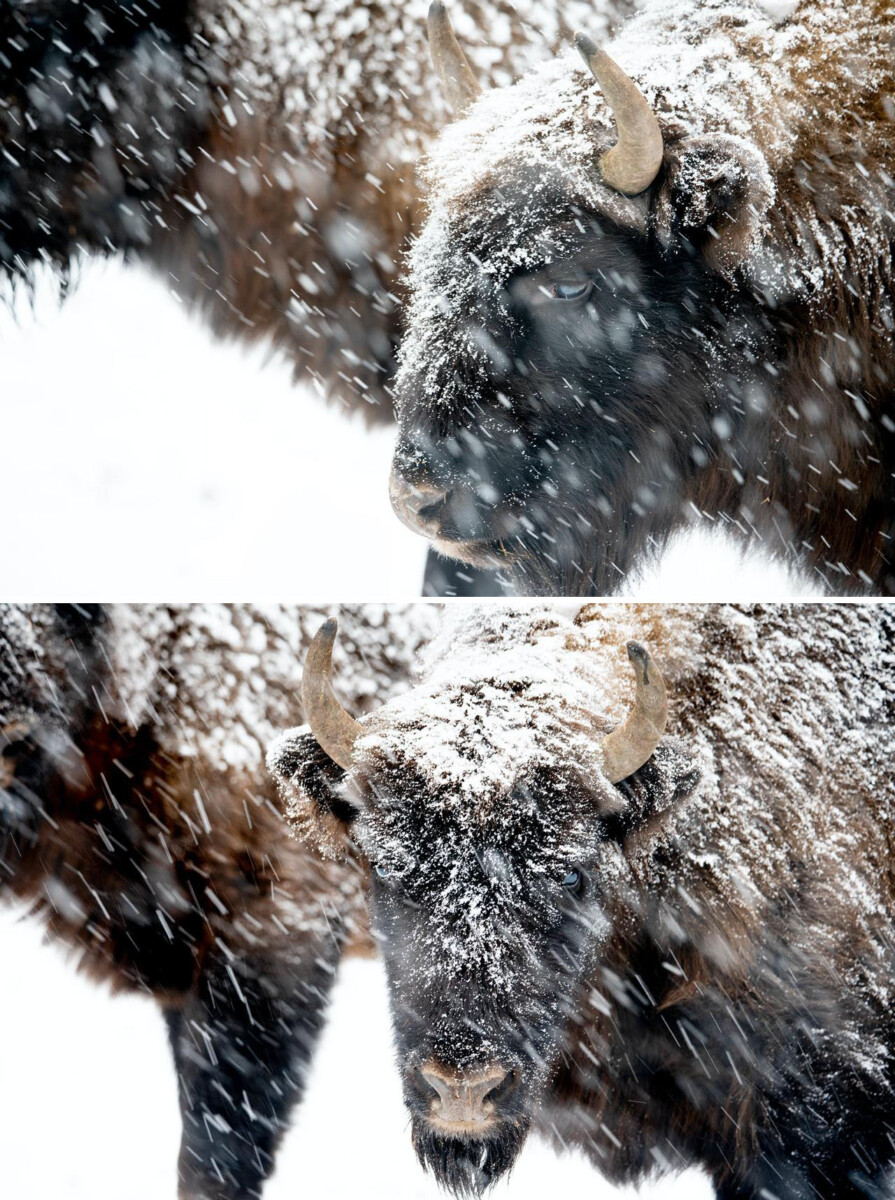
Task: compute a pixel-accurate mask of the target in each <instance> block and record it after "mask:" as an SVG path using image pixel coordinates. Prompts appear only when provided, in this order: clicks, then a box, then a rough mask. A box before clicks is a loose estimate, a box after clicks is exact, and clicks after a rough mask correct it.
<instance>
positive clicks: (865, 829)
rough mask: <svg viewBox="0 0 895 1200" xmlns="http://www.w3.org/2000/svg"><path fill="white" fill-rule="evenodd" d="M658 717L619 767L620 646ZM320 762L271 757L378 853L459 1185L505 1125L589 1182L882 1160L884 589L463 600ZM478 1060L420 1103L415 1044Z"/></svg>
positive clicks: (887, 740) (301, 817)
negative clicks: (650, 748) (466, 1100)
mask: <svg viewBox="0 0 895 1200" xmlns="http://www.w3.org/2000/svg"><path fill="white" fill-rule="evenodd" d="M632 636H633V637H636V638H637V639H638V640H642V641H643V642H644V643H646V644H648V645H649V646H650V648H651V651H652V652H653V654H654V656H655V660H656V662H657V663H658V664H660V665H661V669H662V672H663V674H664V676H665V679H666V682H667V685H668V694H669V711H670V717H669V727H668V733H667V735H666V736H665V737H664V738H662V739H661V740H660V741H659V743H658V745H657V747H656V749H655V751H654V753H653V755H652V756H651V757H650V759H649V760H648V761H647V762H646V763H645V764H644V765H643V766H642V767H640V768H639V769H638V770H637V771H636V772H634V774H632V775H631V776H629V778H628V779H626V780H623V781H622V782H621V783H620V784H618V785H612V784H610V783H609V782H608V780H607V779H606V777H605V775H604V774H603V772H602V757H601V753H600V750H599V743H600V740H601V739H602V737H603V735H604V734H605V733H606V732H607V731H608V730H610V729H611V728H613V727H614V726H615V725H617V723H618V720H619V718H620V716H621V715H622V714H623V713H624V712H625V708H626V702H627V697H628V695H629V688H630V684H629V682H628V678H627V672H625V673H624V674H623V673H622V672H623V667H624V663H625V660H624V658H623V656H622V655H621V654H620V653H619V646H620V644H624V642H625V641H626V640H627V639H629V638H631V637H632ZM362 726H363V732H362V734H361V736H360V737H359V738H358V740H357V741H356V742H355V744H354V761H353V764H352V768H351V771H350V772H349V773H348V774H347V777H346V778H345V779H344V782H343V784H342V786H341V787H340V788H334V786H333V777H334V776H335V775H336V774H337V772H336V771H335V769H334V771H333V776H332V777H330V778H329V779H328V780H327V782H326V786H325V787H322V786H321V783H320V771H319V754H320V751H319V748H317V749H316V750H315V748H314V744H313V742H312V739H311V735H310V734H308V733H302V734H299V735H295V734H286V735H284V736H283V738H281V739H280V741H279V742H278V743H277V744H276V745H275V747H274V748H273V749H272V751H271V757H270V761H271V765H272V767H273V769H274V771H275V773H276V774H277V776H278V778H279V779H280V781H281V787H282V789H283V793H284V797H285V798H286V800H287V802H288V803H289V805H290V811H291V813H292V815H293V816H294V818H295V819H297V820H298V821H300V822H301V825H302V830H303V833H304V835H305V836H310V837H314V835H315V821H314V813H315V810H316V812H317V813H318V815H320V816H323V817H325V820H326V832H325V836H326V838H327V839H328V841H329V843H330V845H331V844H332V832H333V830H332V825H331V818H332V816H333V813H334V809H333V798H334V797H337V798H339V799H340V801H341V803H342V805H343V811H342V820H343V830H344V825H345V824H346V823H350V828H351V832H352V836H353V838H355V839H356V840H357V842H358V843H359V844H360V845H361V846H362V847H363V849H364V850H365V852H366V853H367V855H368V857H369V859H370V860H371V862H373V863H374V864H375V865H376V872H375V875H374V878H373V880H372V888H371V906H372V914H373V922H374V929H375V932H376V936H377V940H378V942H379V945H380V947H381V949H382V952H383V955H384V958H385V962H386V968H387V971H388V973H389V978H390V984H391V993H392V1005H393V1014H394V1030H395V1039H396V1044H397V1053H398V1060H399V1063H400V1065H401V1070H402V1074H403V1078H404V1088H405V1098H406V1102H407V1105H408V1108H409V1110H410V1113H411V1117H412V1128H413V1136H414V1144H415V1146H416V1149H417V1153H418V1155H419V1157H420V1159H421V1161H422V1162H423V1164H424V1165H425V1166H426V1167H427V1168H429V1169H430V1170H432V1171H433V1172H434V1173H435V1174H436V1175H437V1177H438V1179H439V1180H440V1182H441V1183H442V1184H444V1185H445V1186H447V1187H448V1188H450V1189H452V1190H453V1191H455V1192H456V1193H458V1194H467V1193H472V1192H478V1191H481V1190H484V1189H485V1188H486V1187H487V1186H489V1185H490V1184H491V1183H493V1182H494V1181H495V1180H496V1179H497V1178H498V1177H499V1176H500V1175H501V1174H503V1173H504V1172H505V1171H507V1170H508V1169H509V1168H510V1166H511V1165H512V1163H513V1161H514V1159H515V1157H516V1155H517V1153H518V1151H519V1149H520V1147H521V1145H522V1142H523V1141H524V1137H525V1134H526V1132H527V1130H528V1129H529V1128H531V1129H534V1130H536V1131H539V1132H540V1133H542V1134H544V1135H546V1136H548V1137H551V1138H553V1139H555V1141H556V1142H557V1144H558V1145H561V1146H568V1145H570V1144H571V1145H577V1146H579V1147H580V1148H581V1149H582V1150H583V1151H584V1152H585V1153H586V1154H587V1155H588V1157H589V1158H590V1159H591V1160H592V1161H593V1163H594V1164H595V1166H596V1167H597V1168H598V1169H599V1170H600V1171H602V1172H603V1173H604V1174H605V1175H606V1176H607V1177H608V1178H609V1179H611V1180H613V1181H614V1182H617V1183H637V1182H640V1181H642V1180H643V1179H644V1178H645V1177H646V1176H647V1175H649V1174H650V1173H651V1172H655V1171H665V1170H675V1169H679V1168H682V1167H684V1166H688V1165H698V1166H701V1167H702V1168H704V1169H705V1170H706V1171H707V1172H708V1174H709V1175H710V1177H711V1179H712V1181H713V1184H714V1186H715V1188H716V1194H717V1196H718V1197H719V1198H723V1200H747V1198H748V1200H753V1198H757V1197H765V1200H767V1197H769V1196H770V1197H778V1198H780V1200H783V1198H785V1200H809V1198H813V1200H817V1198H818V1197H822V1198H823V1200H846V1198H848V1200H858V1198H859V1197H866V1196H882V1195H885V1194H886V1192H885V1186H886V1184H885V1181H886V1179H887V1176H888V1172H889V1169H890V1166H891V1164H892V1162H893V1156H895V1155H893V1145H895V1143H893V1141H892V1137H891V1135H892V1134H893V1130H895V1106H893V1102H892V1088H893V1072H892V1065H891V1058H892V1047H893V1045H895V1025H893V1016H892V1014H893V1005H892V1000H893V996H895V936H893V929H895V870H893V857H892V856H893V849H895V770H893V754H895V742H893V728H895V612H893V609H892V607H891V606H873V607H867V606H854V605H816V606H789V605H778V606H761V605H753V606H744V607H735V606H706V607H703V608H699V607H693V606H691V607H687V606H669V605H663V606H650V605H626V606H608V605H603V606H590V607H586V608H584V609H582V610H581V611H580V612H579V613H578V614H577V615H576V616H575V618H574V620H572V619H569V618H567V617H566V616H565V615H563V614H561V613H559V612H558V611H556V609H555V608H554V609H551V608H549V607H544V608H542V609H534V610H532V609H526V610H521V611H520V610H513V609H511V608H508V607H505V606H499V607H497V608H490V609H488V610H482V611H480V612H477V613H474V614H471V615H467V616H465V617H464V618H463V619H462V620H459V621H457V622H456V624H455V625H454V626H452V627H450V628H449V629H446V630H445V631H444V632H443V634H442V636H441V638H440V639H439V642H438V643H437V645H436V646H434V647H433V649H432V651H431V652H430V656H429V660H428V662H427V669H426V671H425V673H424V675H423V679H422V681H421V683H420V684H419V685H418V686H417V687H416V688H414V689H413V690H412V691H410V692H408V693H406V694H405V695H403V696H401V697H398V698H396V699H395V700H393V701H390V702H389V703H388V704H386V705H385V706H384V707H383V708H382V709H381V710H379V711H377V712H376V713H374V714H372V715H371V716H370V717H368V718H366V719H365V720H364V721H363V722H362ZM342 774H344V773H342ZM432 1064H435V1065H437V1066H438V1068H439V1069H440V1070H441V1071H442V1072H450V1073H451V1075H452V1076H454V1077H457V1078H459V1079H461V1080H462V1079H463V1078H464V1077H465V1076H466V1075H467V1074H469V1073H475V1072H478V1073H481V1072H484V1071H487V1072H488V1073H489V1077H490V1076H493V1077H494V1078H497V1079H501V1078H503V1077H504V1076H505V1084H504V1085H502V1086H501V1087H500V1089H495V1092H494V1094H493V1095H492V1097H491V1100H490V1110H491V1116H490V1118H489V1119H488V1120H487V1121H485V1120H482V1121H481V1122H480V1125H479V1128H480V1129H481V1132H479V1133H476V1134H472V1133H470V1132H469V1131H468V1130H467V1131H466V1132H463V1133H461V1132H456V1131H455V1132H453V1133H449V1132H446V1131H445V1129H444V1128H443V1127H442V1126H440V1125H439V1123H438V1120H437V1119H433V1114H434V1117H435V1118H437V1115H438V1114H437V1111H436V1110H435V1109H433V1107H432V1106H433V1103H434V1100H433V1089H432V1088H431V1087H429V1086H428V1085H427V1080H426V1074H425V1069H426V1068H428V1067H430V1066H431V1065H432Z"/></svg>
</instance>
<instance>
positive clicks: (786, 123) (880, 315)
mask: <svg viewBox="0 0 895 1200" xmlns="http://www.w3.org/2000/svg"><path fill="white" fill-rule="evenodd" d="M768 7H769V6H768ZM585 28H586V26H585ZM893 39H895V9H893V6H892V5H891V3H889V2H888V0H869V2H868V3H866V4H847V3H842V2H841V0H801V2H800V3H798V4H797V5H796V6H795V7H794V10H790V11H789V15H788V16H787V17H786V18H785V19H783V20H782V21H775V20H774V19H773V18H772V17H771V16H769V15H768V12H767V11H766V8H765V7H764V6H759V5H757V4H754V3H752V2H751V0H732V2H731V0H673V2H672V0H667V2H664V0H663V2H659V3H655V4H651V5H648V6H646V7H645V8H644V9H643V11H642V12H640V13H638V14H636V15H635V16H633V17H631V18H630V19H629V20H628V21H627V22H626V23H625V24H624V25H623V26H622V28H621V30H620V32H619V33H618V35H617V36H616V38H615V39H614V40H613V41H611V42H610V43H609V44H608V46H607V50H606V51H603V50H601V49H599V48H598V47H597V46H596V45H595V44H594V42H592V41H591V40H590V38H588V37H586V36H584V35H579V36H578V37H577V38H576V44H577V49H578V51H580V56H579V54H576V53H574V52H573V51H572V50H571V49H570V50H568V51H567V52H566V53H565V54H564V55H563V56H561V57H559V58H557V59H555V60H554V61H552V62H549V63H546V64H542V65H540V66H538V67H536V68H535V69H533V71H532V72H531V73H530V74H529V75H527V76H526V77H525V78H523V79H522V80H521V81H519V82H518V83H517V84H515V85H514V86H512V87H510V88H506V89H502V90H491V91H486V92H485V93H484V94H483V95H480V94H479V89H478V85H477V83H476V81H475V75H474V72H473V70H472V69H471V68H470V67H469V65H468V64H467V63H466V61H465V59H464V56H463V52H462V50H461V49H460V46H459V44H458V43H457V41H456V39H454V40H453V41H452V42H451V43H445V44H444V46H443V47H442V49H441V53H442V54H443V56H444V57H445V58H446V60H447V61H448V62H449V63H450V64H452V65H451V66H450V67H449V68H448V70H450V71H451V72H452V77H453V78H455V79H456V80H458V81H460V83H462V95H463V98H464V103H465V108H466V116H465V117H464V118H463V119H461V120H458V121H456V122H455V123H454V124H452V125H450V126H448V128H447V129H446V130H445V131H444V133H443V135H442V137H441V139H440V141H439V142H438V143H437V144H436V145H435V148H434V149H433V151H432V152H431V154H430V155H429V158H428V161H427V163H426V165H425V167H424V177H425V179H426V182H427V186H428V189H429V198H428V206H429V208H428V216H427V219H426V222H425V224H424V226H423V229H422V231H421V233H420V236H419V238H418V239H417V241H416V242H415V245H414V248H413V251H412V255H411V273H410V289H411V297H410V302H409V307H408V310H407V318H406V334H405V338H404V340H403V342H402V348H401V354H400V358H401V367H400V372H399V376H398V380H397V384H396V387H397V402H398V407H399V421H400V431H401V432H400V441H399V444H398V446H397V449H396V454H395V459H394V471H393V476H392V495H393V502H394V505H395V508H396V510H397V512H398V514H399V516H401V518H402V519H403V520H404V521H405V522H406V523H407V524H408V525H409V526H410V527H411V528H413V529H415V530H416V531H418V532H419V533H421V534H423V535H424V536H425V537H427V538H429V539H430V540H431V542H432V544H433V545H434V546H435V548H436V549H437V550H438V551H440V552H441V553H442V554H444V555H447V556H451V557H453V558H456V559H459V560H461V561H463V562H465V563H471V564H479V565H490V566H497V567H499V568H502V570H503V574H504V576H505V577H506V578H507V580H508V582H509V583H510V584H511V586H513V587H516V588H520V589H522V590H524V591H530V592H538V593H543V594H558V595H566V594H575V595H588V594H598V595H603V594H610V593H612V592H614V591H615V590H617V588H618V587H619V586H621V585H622V584H623V583H624V581H625V580H626V579H627V578H628V577H629V576H630V575H631V573H632V572H635V571H636V570H637V569H638V567H639V566H640V565H641V564H643V562H644V560H645V558H646V557H647V556H649V555H651V554H655V553H656V552H658V551H660V550H661V549H662V547H663V546H664V545H665V543H666V541H667V539H668V538H669V536H670V535H671V534H672V533H673V532H674V531H675V530H677V529H679V528H681V527H682V526H683V525H685V524H687V523H688V522H693V521H708V522H711V523H712V524H713V526H714V528H716V529H722V530H725V531H727V532H728V533H729V534H731V535H733V536H734V537H735V538H738V539H740V538H741V539H743V540H744V542H751V543H756V544H758V543H760V544H761V545H762V546H763V547H764V548H765V549H766V550H768V551H770V552H771V553H773V554H776V555H779V556H783V557H785V558H786V559H788V560H790V561H791V562H793V563H798V564H800V565H801V566H802V567H804V568H805V570H806V571H808V572H809V573H810V578H811V579H814V580H815V582H819V583H821V585H822V586H823V587H824V588H825V589H827V590H829V591H831V592H834V593H848V592H852V593H854V592H867V593H873V594H880V593H883V594H892V593H895V565H893V548H892V547H893V540H892V539H893V535H895V486H893V476H895V405H893V369H895V355H893V330H895V316H893V309H892V288H893V233H895V216H893V211H892V203H891V197H892V180H893V176H895V107H893V103H895V102H893V84H895V72H893ZM582 59H583V61H582ZM458 86H459V84H458Z"/></svg>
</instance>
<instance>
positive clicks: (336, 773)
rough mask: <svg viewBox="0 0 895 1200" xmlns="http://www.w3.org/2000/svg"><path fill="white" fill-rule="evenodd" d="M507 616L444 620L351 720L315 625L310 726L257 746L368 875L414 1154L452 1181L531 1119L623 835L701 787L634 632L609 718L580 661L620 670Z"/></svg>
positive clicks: (501, 1167)
mask: <svg viewBox="0 0 895 1200" xmlns="http://www.w3.org/2000/svg"><path fill="white" fill-rule="evenodd" d="M513 619H514V618H513V615H512V614H507V613H506V612H505V611H504V612H503V613H502V614H499V615H491V616H489V617H487V618H484V617H483V618H482V621H484V622H485V623H486V624H487V622H489V621H490V622H491V624H490V627H489V628H488V629H487V630H486V631H485V633H483V632H482V631H481V630H478V631H477V632H474V633H473V634H470V633H468V632H467V633H466V634H464V633H463V629H461V631H460V633H459V634H456V633H455V634H454V640H453V641H452V643H451V646H450V649H449V651H448V652H447V654H446V656H445V657H444V658H443V660H442V662H441V664H440V666H438V667H437V669H436V670H434V671H433V672H432V673H431V674H430V675H429V676H428V678H427V680H426V682H425V683H424V684H422V685H420V686H419V687H417V688H415V689H414V690H413V691H411V692H409V693H407V694H406V695H404V696H403V697H399V698H397V699H394V700H391V701H389V703H388V704H386V705H385V706H384V707H383V708H381V709H380V710H378V712H376V713H374V714H373V715H372V716H370V717H367V718H365V719H364V721H363V722H362V723H360V722H357V721H355V720H354V719H353V718H352V717H351V716H350V715H349V714H348V713H346V712H345V710H344V709H343V708H342V707H341V705H340V704H339V702H338V701H337V700H336V698H335V696H334V693H333V689H332V683H331V679H330V669H331V652H332V646H333V641H334V638H335V633H336V626H335V622H327V624H326V625H324V627H323V628H322V629H321V631H320V632H319V634H318V635H317V638H316V640H315V642H314V645H313V647H312V649H311V651H310V653H309V656H308V661H307V665H306V668H305V678H304V683H303V693H304V706H305V715H306V717H307V718H308V721H309V724H310V728H309V729H303V730H298V731H293V732H291V733H287V734H285V735H283V736H282V737H281V739H280V740H279V741H278V743H277V744H276V745H275V746H274V747H273V748H272V750H271V753H270V756H269V763H270V765H271V768H272V770H273V771H274V773H275V775H276V776H277V778H278V780H279V782H280V785H281V787H282V789H283V792H284V795H285V796H286V798H287V801H288V803H289V806H290V809H291V810H292V813H293V815H294V816H297V817H298V818H299V819H300V820H301V821H302V822H303V823H304V826H305V829H307V828H308V823H309V821H312V820H313V821H318V822H322V825H323V828H324V829H325V830H326V831H327V832H326V837H327V838H329V837H330V835H331V834H332V832H333V830H334V827H335V824H336V823H338V822H341V823H342V824H343V825H345V826H348V827H349V828H350V837H351V838H352V839H353V840H354V842H355V843H356V844H357V845H358V846H359V847H360V848H361V850H362V851H363V852H364V854H365V855H366V857H367V859H368V860H369V862H370V864H371V866H372V868H373V869H372V871H371V907H372V919H373V928H374V932H375V934H376V936H377V939H378V941H379V944H380V946H381V950H382V954H383V957H384V960H385V965H386V971H387V975H388V981H389V988H390V997H391V1006H392V1013H393V1022H394V1031H395V1037H396V1042H397V1052H398V1061H399V1066H400V1070H401V1073H402V1079H403V1086H404V1095H405V1100H406V1103H407V1106H408V1108H409V1110H410V1113H411V1117H412V1130H413V1140H414V1145H415V1148H416V1151H417V1154H418V1156H419V1158H420V1160H421V1162H422V1163H423V1165H424V1166H425V1167H427V1168H428V1169H430V1170H431V1171H433V1172H434V1173H435V1174H436V1176H437V1177H438V1179H439V1181H440V1182H441V1183H442V1184H444V1185H445V1186H447V1187H450V1188H451V1189H452V1190H454V1191H455V1192H457V1193H459V1194H464V1193H467V1192H478V1191H481V1190H482V1189H483V1188H485V1187H487V1186H488V1185H489V1184H491V1183H492V1182H494V1181H495V1180H496V1179H497V1178H498V1177H499V1176H500V1175H501V1174H502V1173H503V1172H505V1171H506V1170H507V1169H508V1168H509V1167H510V1166H511V1164H512V1163H513V1161H514V1159H515V1157H516V1155H517V1154H518V1152H519V1149H520V1148H521V1146H522V1144H523V1142H524V1140H525V1137H526V1134H527V1132H528V1130H529V1128H530V1126H531V1125H532V1123H533V1122H536V1121H537V1119H538V1101H539V1096H540V1094H541V1093H542V1091H543V1089H544V1088H545V1086H546V1085H547V1084H548V1082H549V1080H550V1079H551V1077H552V1074H553V1072H554V1070H555V1069H556V1067H557V1064H558V1061H559V1059H560V1057H561V1055H562V1051H563V1046H564V1036H565V1032H566V1030H567V1029H569V1028H570V1023H569V1017H570V1015H571V1014H573V1013H574V1012H575V1010H576V1008H577V1006H579V1005H580V1004H581V1002H582V999H581V997H582V993H583V994H584V996H586V995H587V988H588V979H589V976H590V973H591V971H592V970H593V969H594V967H595V965H596V964H597V962H598V959H599V955H600V951H601V947H602V946H604V944H605V942H606V939H607V938H608V937H609V935H610V933H611V930H612V927H613V920H614V917H613V912H614V909H613V905H614V904H615V903H616V900H615V899H613V898H612V897H614V896H615V894H616V893H617V891H618V890H619V889H620V888H624V886H625V885H624V884H623V882H622V880H623V879H624V877H625V870H626V868H625V866H624V863H625V858H624V846H625V844H626V841H627V839H628V837H629V836H632V835H633V832H634V831H635V830H641V831H642V830H643V828H644V825H645V824H646V823H648V822H651V821H653V820H655V819H657V814H658V813H659V812H660V811H663V812H664V811H667V810H669V809H670V807H671V805H672V803H673V801H674V800H675V799H676V798H677V797H679V796H681V795H683V794H684V793H686V792H687V791H688V790H689V788H690V786H691V785H692V782H693V780H694V778H695V776H694V771H693V766H692V762H691V761H690V759H689V757H688V756H687V755H686V754H684V753H683V752H682V751H681V749H680V748H679V747H678V746H677V745H676V744H675V743H674V742H672V741H670V740H669V739H667V738H666V737H665V736H664V730H665V723H666V696H665V686H664V683H663V680H662V676H661V675H660V673H659V670H658V668H657V667H656V665H655V663H654V662H653V661H652V659H651V657H650V655H649V653H648V652H647V651H646V650H645V649H644V648H643V647H641V646H640V645H637V644H636V643H630V644H629V645H628V657H629V659H630V661H631V663H632V664H633V667H634V672H635V675H636V694H635V698H634V702H633V705H632V706H631V707H630V710H629V711H628V712H627V715H623V713H624V710H623V707H622V704H623V703H628V701H627V700H626V699H625V700H623V701H622V702H621V703H620V697H619V696H614V697H612V698H611V702H608V703H607V698H606V697H605V696H601V695H600V694H599V692H600V684H599V682H598V681H596V680H595V678H594V672H593V671H592V670H590V669H589V666H593V665H596V666H597V667H599V668H601V669H602V671H603V675H604V677H605V675H606V673H607V672H608V674H609V676H610V677H611V676H612V675H613V674H614V672H615V671H616V670H617V668H615V667H614V666H613V667H612V668H610V667H609V665H608V664H606V663H602V664H600V663H597V664H593V663H591V662H590V660H592V659H593V658H595V657H597V656H595V655H594V653H593V650H592V648H589V647H584V646H579V647H578V648H577V649H569V648H568V647H567V646H566V645H565V639H567V637H568V636H569V635H567V634H566V633H564V632H563V628H562V625H561V623H560V622H559V621H558V620H556V618H550V617H545V618H544V622H545V625H546V628H541V630H540V631H539V633H538V636H537V637H536V638H532V639H530V640H529V641H528V642H527V643H526V644H524V645H522V646H521V648H516V649H509V648H507V647H506V645H505V644H504V638H505V637H506V636H507V634H508V633H509V634H512V632H513V631H512V630H511V629H510V626H511V625H512V622H513ZM516 620H517V621H518V620H519V614H516ZM551 621H552V625H551ZM522 624H523V625H525V624H526V623H525V622H522ZM464 628H466V627H464ZM566 628H568V627H566ZM464 637H465V638H466V640H465V641H464ZM559 647H562V648H559ZM618 690H621V689H618V688H616V691H618ZM624 690H626V689H624ZM610 712H611V713H612V714H613V715H612V716H609V715H607V714H608V713H610ZM619 717H621V718H622V719H620V720H619V719H618V718H619ZM312 811H313V813H314V815H313V816H311V815H309V814H310V813H311V812H312Z"/></svg>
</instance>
